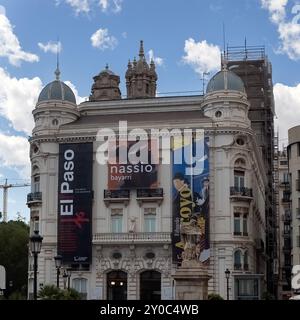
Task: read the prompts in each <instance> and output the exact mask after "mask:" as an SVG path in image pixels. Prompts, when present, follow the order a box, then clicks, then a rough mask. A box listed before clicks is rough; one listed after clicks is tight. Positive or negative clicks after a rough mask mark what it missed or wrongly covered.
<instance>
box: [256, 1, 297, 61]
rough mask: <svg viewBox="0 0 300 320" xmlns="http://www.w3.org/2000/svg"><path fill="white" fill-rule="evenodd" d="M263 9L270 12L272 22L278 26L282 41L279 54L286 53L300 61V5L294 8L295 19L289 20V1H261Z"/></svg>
mask: <svg viewBox="0 0 300 320" xmlns="http://www.w3.org/2000/svg"><path fill="white" fill-rule="evenodd" d="M261 4H262V7H263V8H264V9H266V10H268V11H269V14H270V20H271V21H272V22H273V23H274V24H275V25H276V26H277V31H278V34H279V39H280V41H281V44H280V47H279V50H277V52H279V53H285V54H287V55H288V57H289V58H290V59H292V60H298V59H300V24H299V21H298V20H299V19H297V13H298V12H299V11H300V5H299V4H298V5H294V6H293V8H292V12H291V13H292V14H293V15H294V16H293V19H292V20H291V21H288V20H287V14H286V6H287V4H288V0H261Z"/></svg>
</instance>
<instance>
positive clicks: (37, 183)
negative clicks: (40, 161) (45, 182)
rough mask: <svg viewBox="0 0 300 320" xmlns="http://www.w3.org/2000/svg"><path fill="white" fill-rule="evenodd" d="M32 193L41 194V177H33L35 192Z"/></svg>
mask: <svg viewBox="0 0 300 320" xmlns="http://www.w3.org/2000/svg"><path fill="white" fill-rule="evenodd" d="M32 192H34V193H35V192H40V176H35V177H33V190H32Z"/></svg>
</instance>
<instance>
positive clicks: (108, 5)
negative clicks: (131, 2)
mask: <svg viewBox="0 0 300 320" xmlns="http://www.w3.org/2000/svg"><path fill="white" fill-rule="evenodd" d="M122 2H123V0H99V6H100V7H101V10H102V11H103V12H107V11H108V10H109V9H110V10H111V11H112V12H114V13H118V12H120V11H121V10H122Z"/></svg>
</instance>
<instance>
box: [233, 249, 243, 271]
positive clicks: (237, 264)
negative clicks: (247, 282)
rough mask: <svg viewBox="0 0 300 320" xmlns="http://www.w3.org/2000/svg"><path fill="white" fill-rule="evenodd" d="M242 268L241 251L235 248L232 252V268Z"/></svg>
mask: <svg viewBox="0 0 300 320" xmlns="http://www.w3.org/2000/svg"><path fill="white" fill-rule="evenodd" d="M241 268H242V252H241V250H236V251H235V252H234V270H241Z"/></svg>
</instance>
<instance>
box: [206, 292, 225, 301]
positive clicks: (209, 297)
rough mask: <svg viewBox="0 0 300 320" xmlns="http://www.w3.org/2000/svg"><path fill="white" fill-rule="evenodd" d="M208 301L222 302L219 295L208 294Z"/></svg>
mask: <svg viewBox="0 0 300 320" xmlns="http://www.w3.org/2000/svg"><path fill="white" fill-rule="evenodd" d="M207 299H208V300H224V299H223V298H222V297H221V296H220V295H219V294H217V293H210V294H209V295H208V298H207Z"/></svg>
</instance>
